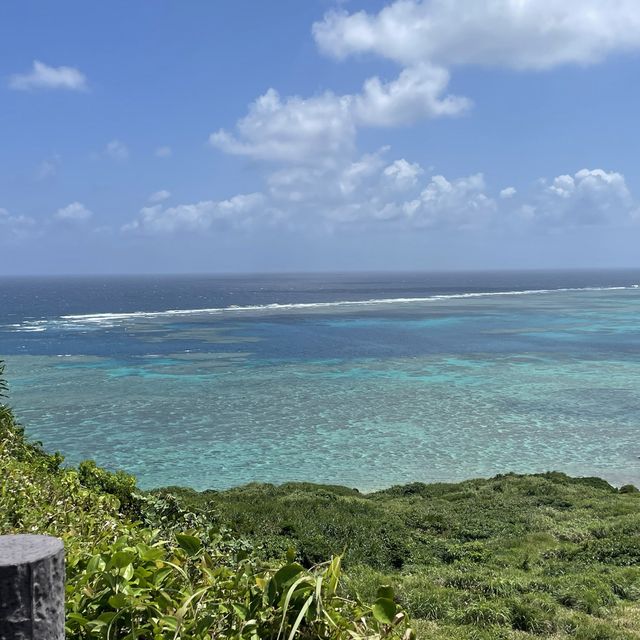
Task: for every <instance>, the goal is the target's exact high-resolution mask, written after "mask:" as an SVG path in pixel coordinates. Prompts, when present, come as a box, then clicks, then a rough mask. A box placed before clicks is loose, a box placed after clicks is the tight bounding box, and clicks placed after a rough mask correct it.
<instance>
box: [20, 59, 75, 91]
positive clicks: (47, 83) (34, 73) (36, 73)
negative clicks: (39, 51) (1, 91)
mask: <svg viewBox="0 0 640 640" xmlns="http://www.w3.org/2000/svg"><path fill="white" fill-rule="evenodd" d="M9 87H10V88H11V89H15V90H17V91H29V90H33V89H66V90H69V91H85V90H86V89H87V79H86V77H85V76H84V74H83V73H81V72H80V71H79V70H78V69H76V68H75V67H50V66H49V65H46V64H45V63H44V62H40V61H39V60H34V62H33V67H32V69H31V71H30V72H29V73H22V74H16V75H13V76H11V78H10V79H9Z"/></svg>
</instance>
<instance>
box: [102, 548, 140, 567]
mask: <svg viewBox="0 0 640 640" xmlns="http://www.w3.org/2000/svg"><path fill="white" fill-rule="evenodd" d="M135 557H136V554H135V553H134V552H133V551H116V552H115V553H114V554H113V555H112V556H111V559H110V560H109V564H108V567H109V568H115V569H122V568H123V567H126V566H127V565H128V564H131V562H132V561H133V559H134V558H135Z"/></svg>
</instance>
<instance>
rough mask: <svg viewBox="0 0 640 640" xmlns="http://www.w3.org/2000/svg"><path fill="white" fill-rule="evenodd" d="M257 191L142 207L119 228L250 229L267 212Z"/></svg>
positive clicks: (166, 230) (157, 230) (156, 230)
mask: <svg viewBox="0 0 640 640" xmlns="http://www.w3.org/2000/svg"><path fill="white" fill-rule="evenodd" d="M264 204H265V202H264V197H263V196H262V194H260V193H249V194H241V195H237V196H234V197H233V198H229V199H228V200H221V201H214V200H204V201H201V202H196V203H193V204H180V205H177V206H175V207H164V206H163V205H162V204H155V205H153V206H149V207H143V208H142V209H141V210H140V213H139V215H138V217H137V218H136V219H135V220H134V221H133V222H131V223H129V224H127V225H125V226H124V227H123V231H128V232H131V231H140V232H152V233H173V232H179V231H188V232H194V231H195V232H199V231H207V230H209V229H212V228H230V229H242V228H250V227H251V226H253V225H254V224H255V223H256V222H257V221H258V220H259V219H260V218H264V217H266V216H267V215H269V213H270V212H269V210H266V209H265V208H264V206H263V205H264Z"/></svg>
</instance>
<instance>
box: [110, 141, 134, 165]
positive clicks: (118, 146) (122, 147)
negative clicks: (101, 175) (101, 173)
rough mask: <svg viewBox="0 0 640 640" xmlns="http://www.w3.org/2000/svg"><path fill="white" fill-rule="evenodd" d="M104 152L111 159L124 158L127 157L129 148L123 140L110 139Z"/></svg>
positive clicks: (120, 159)
mask: <svg viewBox="0 0 640 640" xmlns="http://www.w3.org/2000/svg"><path fill="white" fill-rule="evenodd" d="M105 153H106V154H107V155H108V156H109V157H110V158H112V159H113V160H119V161H122V160H126V159H127V158H128V157H129V149H128V147H127V145H126V144H124V142H121V141H120V140H112V141H111V142H109V143H108V144H107V146H106V148H105Z"/></svg>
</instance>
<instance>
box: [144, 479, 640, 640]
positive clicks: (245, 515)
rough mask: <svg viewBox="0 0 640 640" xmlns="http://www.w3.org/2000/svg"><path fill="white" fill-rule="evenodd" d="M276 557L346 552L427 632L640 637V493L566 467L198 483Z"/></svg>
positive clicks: (207, 498) (372, 586)
mask: <svg viewBox="0 0 640 640" xmlns="http://www.w3.org/2000/svg"><path fill="white" fill-rule="evenodd" d="M156 494H157V495H158V496H162V495H173V496H176V497H178V498H179V500H180V502H181V504H182V505H184V506H185V507H189V508H196V509H201V508H206V509H207V510H209V513H210V514H211V515H210V517H211V518H213V521H216V522H224V523H227V524H228V526H230V527H231V530H232V531H233V533H234V534H236V535H240V536H243V537H246V538H247V539H249V540H250V541H251V542H252V543H253V544H254V545H255V546H256V548H258V549H259V550H260V553H261V554H262V555H263V557H265V558H278V557H281V556H282V554H283V553H284V552H285V550H286V549H289V548H294V549H295V550H296V555H297V559H298V561H299V562H300V563H301V564H303V565H305V566H312V565H313V564H315V563H316V562H317V561H318V560H319V558H322V557H327V556H329V555H331V554H332V553H344V555H343V559H344V566H345V570H346V572H347V575H348V576H349V578H348V583H349V588H350V589H351V591H352V592H354V593H355V592H357V593H359V594H360V595H361V596H363V597H365V598H371V597H373V596H374V595H375V591H376V589H377V588H378V587H379V586H380V585H382V584H390V585H392V586H393V588H394V590H395V593H396V598H397V600H398V602H399V604H400V605H401V606H402V607H403V608H404V609H405V610H406V611H407V612H408V613H409V615H410V616H411V618H412V619H413V621H414V624H415V626H416V628H417V631H418V637H425V638H436V639H443V640H444V639H445V638H447V639H449V638H453V639H456V638H458V639H485V638H486V639H490V638H491V639H493V638H497V639H500V638H504V639H507V638H513V639H516V638H521V639H524V638H534V637H538V638H539V637H542V638H558V639H559V638H578V639H580V640H625V639H629V640H630V639H631V638H638V637H640V604H638V601H639V600H640V494H638V492H637V491H635V490H634V489H633V488H632V487H624V488H621V489H620V490H617V489H615V488H614V487H612V486H610V485H609V484H608V483H606V482H605V481H603V480H600V479H598V478H570V477H568V476H566V475H564V474H561V473H546V474H540V475H529V476H519V475H515V474H508V475H502V476H497V477H495V478H492V479H491V480H470V481H467V482H462V483H459V484H432V485H425V484H419V483H416V484H410V485H406V486H401V487H392V488H390V489H387V490H385V491H380V492H377V493H373V494H368V495H363V494H360V493H359V492H357V491H355V490H351V489H346V488H344V487H334V486H319V485H312V484H285V485H282V486H272V485H249V486H246V487H240V488H237V489H232V490H229V491H223V492H216V491H205V492H202V493H198V492H195V491H192V490H188V489H180V488H171V489H164V490H160V491H158V492H156Z"/></svg>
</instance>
